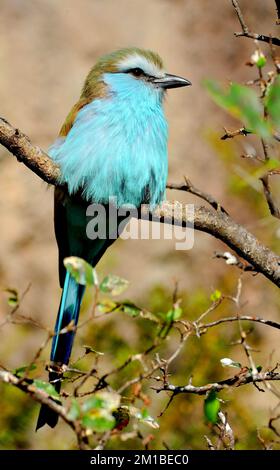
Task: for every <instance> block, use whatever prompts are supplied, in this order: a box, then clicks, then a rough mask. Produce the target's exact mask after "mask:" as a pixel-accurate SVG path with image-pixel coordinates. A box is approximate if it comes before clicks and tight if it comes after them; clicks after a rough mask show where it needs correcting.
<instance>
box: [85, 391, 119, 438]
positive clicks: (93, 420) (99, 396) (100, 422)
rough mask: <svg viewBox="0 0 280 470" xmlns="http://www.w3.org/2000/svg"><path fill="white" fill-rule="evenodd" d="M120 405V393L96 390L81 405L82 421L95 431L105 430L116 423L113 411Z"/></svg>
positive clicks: (111, 427)
mask: <svg viewBox="0 0 280 470" xmlns="http://www.w3.org/2000/svg"><path fill="white" fill-rule="evenodd" d="M119 405H120V395H118V394H117V393H115V392H112V393H110V392H97V393H96V394H95V395H94V396H93V397H91V398H89V399H88V400H87V401H86V402H85V403H83V405H82V413H83V417H82V423H83V425H84V426H85V427H87V428H89V429H92V430H93V431H96V432H105V431H108V430H110V429H113V427H114V426H115V424H116V420H115V418H114V416H113V414H112V413H113V412H114V411H116V410H117V409H118V407H119Z"/></svg>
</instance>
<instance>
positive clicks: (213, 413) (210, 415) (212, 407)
mask: <svg viewBox="0 0 280 470" xmlns="http://www.w3.org/2000/svg"><path fill="white" fill-rule="evenodd" d="M219 410H220V402H219V400H218V399H217V394H216V392H215V391H214V390H211V391H210V393H209V395H208V397H207V398H206V399H205V401H204V415H205V417H206V419H207V421H209V422H210V423H212V424H215V423H217V421H218V413H219Z"/></svg>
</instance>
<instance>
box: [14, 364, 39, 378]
mask: <svg viewBox="0 0 280 470" xmlns="http://www.w3.org/2000/svg"><path fill="white" fill-rule="evenodd" d="M35 369H37V366H36V364H30V365H29V366H22V367H18V368H17V369H14V371H13V374H15V375H16V376H17V377H23V376H24V374H25V372H26V371H28V372H29V371H32V370H35Z"/></svg>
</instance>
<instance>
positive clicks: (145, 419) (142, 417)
mask: <svg viewBox="0 0 280 470" xmlns="http://www.w3.org/2000/svg"><path fill="white" fill-rule="evenodd" d="M129 410H130V415H131V416H134V417H135V418H136V419H137V420H138V421H139V422H140V423H143V424H146V425H148V426H150V427H151V428H153V429H159V424H158V422H157V421H156V420H155V419H154V418H153V417H152V416H151V415H150V414H149V412H148V410H147V409H146V408H143V409H142V410H139V409H138V408H135V407H134V406H131V407H129Z"/></svg>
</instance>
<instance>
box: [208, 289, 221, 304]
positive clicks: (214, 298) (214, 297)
mask: <svg viewBox="0 0 280 470" xmlns="http://www.w3.org/2000/svg"><path fill="white" fill-rule="evenodd" d="M221 297H222V293H221V292H220V291H219V290H217V289H216V290H215V291H214V292H212V294H211V295H210V300H211V302H217V301H218V300H219V299H220V298H221Z"/></svg>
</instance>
